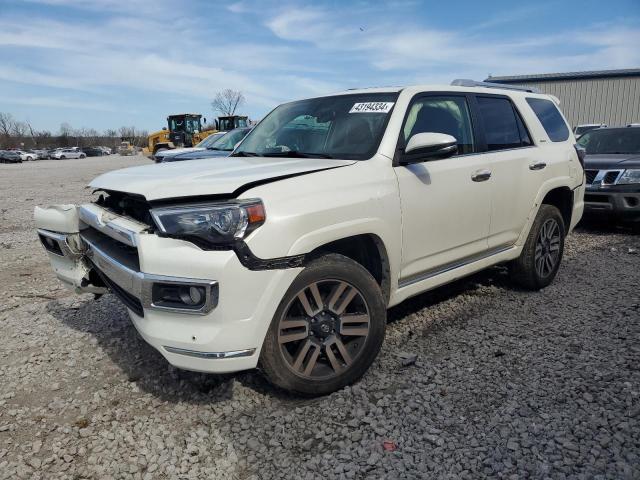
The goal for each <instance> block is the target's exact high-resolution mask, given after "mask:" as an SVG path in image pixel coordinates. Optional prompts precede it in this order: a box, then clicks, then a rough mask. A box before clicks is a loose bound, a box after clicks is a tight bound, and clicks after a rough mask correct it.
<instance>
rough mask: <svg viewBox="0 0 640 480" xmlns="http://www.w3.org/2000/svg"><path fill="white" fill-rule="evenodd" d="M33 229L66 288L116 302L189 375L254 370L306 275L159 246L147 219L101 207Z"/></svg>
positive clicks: (51, 210) (183, 245)
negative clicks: (290, 294) (287, 295)
mask: <svg viewBox="0 0 640 480" xmlns="http://www.w3.org/2000/svg"><path fill="white" fill-rule="evenodd" d="M129 213H131V212H129ZM134 217H136V218H134ZM35 219H36V225H37V227H38V234H39V236H40V239H41V242H42V244H43V246H44V248H45V249H46V251H47V253H48V255H49V259H50V261H51V265H52V267H53V269H54V271H55V273H56V275H57V276H58V278H59V279H60V280H61V281H62V282H63V283H64V284H65V285H67V286H68V287H69V288H71V289H72V290H74V291H75V292H77V293H83V292H89V293H97V294H100V293H105V292H106V291H110V292H111V293H113V294H114V295H116V296H117V297H118V298H119V300H120V301H121V302H122V303H124V305H125V306H126V307H127V310H128V311H129V314H130V317H131V319H132V321H133V323H134V325H135V327H136V329H137V330H138V332H139V333H140V334H141V336H142V337H143V338H144V339H145V340H146V341H147V342H148V343H149V344H151V345H152V346H153V347H155V348H156V349H157V350H158V351H159V352H160V353H161V354H162V355H163V356H164V357H165V358H166V359H167V360H168V361H169V362H170V363H171V364H173V365H175V366H177V367H180V368H184V369H188V370H198V371H205V372H216V373H221V372H233V371H239V370H244V369H248V368H253V367H255V366H256V364H257V362H258V358H259V355H260V348H261V346H262V342H263V339H264V335H265V334H266V330H267V328H268V326H269V323H270V321H271V318H273V315H274V312H275V310H276V308H277V305H278V302H279V299H280V298H282V296H283V295H284V292H285V291H286V289H287V288H288V287H289V286H290V284H291V282H292V281H293V279H294V278H295V276H296V275H297V274H298V272H299V269H297V268H296V269H294V268H291V269H284V270H266V271H259V272H254V271H251V270H249V269H247V268H246V267H244V266H243V265H242V263H241V262H240V260H239V259H238V257H237V255H236V254H235V253H234V252H233V251H232V250H225V251H206V250H202V249H200V248H198V247H197V246H195V245H194V244H192V243H189V242H186V241H184V240H180V239H173V238H166V237H162V236H159V235H157V234H156V232H155V229H154V227H153V225H152V224H150V223H148V222H147V220H146V218H145V216H144V215H139V216H135V215H134V216H132V215H130V214H126V213H125V214H124V215H118V214H116V213H114V212H113V211H112V210H110V209H109V208H105V207H104V206H101V205H98V204H94V203H91V204H85V205H82V206H74V205H57V206H52V207H47V208H40V207H36V209H35Z"/></svg>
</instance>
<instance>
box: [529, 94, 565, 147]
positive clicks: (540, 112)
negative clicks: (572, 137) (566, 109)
mask: <svg viewBox="0 0 640 480" xmlns="http://www.w3.org/2000/svg"><path fill="white" fill-rule="evenodd" d="M527 103H528V104H529V106H530V107H531V109H532V110H533V113H535V114H536V117H538V120H540V123H541V124H542V127H543V128H544V131H545V132H547V135H549V140H551V141H552V142H564V141H565V140H567V139H568V138H569V127H567V124H566V123H565V121H564V119H563V118H562V115H560V112H559V111H558V107H556V105H555V103H553V102H552V101H551V100H545V99H544V98H527Z"/></svg>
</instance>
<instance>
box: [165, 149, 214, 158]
mask: <svg viewBox="0 0 640 480" xmlns="http://www.w3.org/2000/svg"><path fill="white" fill-rule="evenodd" d="M195 150H204V148H202V147H186V148H173V149H171V150H163V151H161V152H160V153H159V154H156V157H162V158H164V157H173V156H175V155H180V154H181V153H187V152H193V151H195Z"/></svg>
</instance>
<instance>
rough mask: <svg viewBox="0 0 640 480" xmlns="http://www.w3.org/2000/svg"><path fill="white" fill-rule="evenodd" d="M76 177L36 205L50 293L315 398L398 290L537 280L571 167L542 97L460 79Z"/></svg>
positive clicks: (579, 182)
mask: <svg viewBox="0 0 640 480" xmlns="http://www.w3.org/2000/svg"><path fill="white" fill-rule="evenodd" d="M229 147H230V148H233V144H230V145H229ZM90 186H91V187H92V188H93V189H95V190H96V191H99V192H100V195H99V196H98V197H97V198H96V200H95V201H94V202H92V203H86V204H84V205H80V206H73V205H68V204H65V205H54V206H50V207H45V208H40V207H36V209H35V224H36V226H37V228H38V234H39V236H40V239H41V242H42V245H43V247H44V248H45V249H46V250H47V252H48V256H49V258H50V261H51V264H52V266H53V267H54V270H55V273H56V275H57V276H58V277H59V278H60V279H61V280H63V282H64V284H65V285H67V286H69V287H71V288H72V289H73V290H74V291H75V292H78V293H80V292H91V293H104V292H105V291H107V289H109V290H111V291H112V292H113V293H114V294H115V295H116V296H117V297H118V298H119V299H120V300H121V301H122V302H123V304H124V305H125V306H126V307H127V309H128V312H129V315H130V317H131V320H132V322H133V324H134V326H135V327H136V328H137V329H138V331H139V332H140V335H141V336H142V338H144V340H146V341H147V342H149V343H150V344H151V345H152V346H153V347H155V348H156V349H157V350H158V352H160V353H161V354H162V355H163V356H164V357H165V358H166V359H167V360H168V361H169V362H170V363H172V364H173V365H174V366H177V367H180V368H184V369H188V370H196V371H201V372H212V373H223V372H233V371H238V370H245V369H251V368H255V367H256V366H258V365H260V366H261V368H262V370H263V371H264V372H265V373H266V375H267V376H268V377H269V378H270V379H271V381H272V382H273V383H274V384H276V385H278V386H280V387H282V388H284V389H286V390H290V391H293V392H297V393H301V394H305V395H324V394H328V393H330V392H333V391H335V390H337V389H339V388H342V387H344V386H345V385H348V384H351V383H353V382H355V381H357V380H358V379H359V378H360V377H361V376H362V375H363V374H364V373H365V372H366V371H367V369H368V368H369V366H370V365H371V364H372V363H373V361H374V360H375V358H376V356H377V355H378V353H379V352H380V348H381V346H382V344H383V340H384V335H385V328H386V320H387V309H388V308H390V307H392V306H394V305H398V304H399V303H401V302H402V301H404V300H405V299H407V298H410V297H413V296H415V295H418V294H420V293H422V292H425V291H427V290H430V289H433V288H436V287H438V286H441V285H444V284H447V283H449V282H451V281H453V280H456V279H459V278H461V277H464V276H467V275H470V274H473V273H475V272H477V271H480V270H482V269H484V268H487V267H489V266H492V265H498V264H506V265H508V267H509V270H510V274H511V278H512V280H513V281H514V282H515V283H516V284H518V285H520V286H521V287H523V288H527V289H531V290H539V289H541V288H544V287H546V286H547V285H549V284H550V283H551V282H552V281H553V280H554V278H555V277H556V274H557V272H558V269H559V268H560V264H561V260H562V255H563V248H564V241H565V237H566V236H567V235H568V234H569V233H570V232H571V230H572V229H573V228H574V226H575V225H576V223H577V222H578V221H579V220H580V217H581V216H582V209H583V194H584V171H583V168H582V164H581V152H578V151H577V150H576V149H575V140H574V137H573V135H572V134H571V130H570V129H569V126H568V125H567V124H566V121H565V120H564V118H563V116H562V114H561V113H560V111H559V110H558V107H557V99H555V98H554V97H551V96H548V95H542V94H537V93H534V92H532V91H529V90H527V91H525V90H524V89H518V90H514V87H512V86H508V87H506V88H495V87H491V86H490V84H486V83H482V82H471V81H467V80H464V81H458V82H454V85H451V86H450V85H446V86H433V85H426V86H412V87H406V88H400V87H389V88H376V89H361V90H349V91H345V92H342V93H338V94H333V95H328V96H323V97H316V98H310V99H305V100H300V101H295V102H291V103H286V104H284V105H280V106H279V107H277V108H276V109H274V110H273V111H272V112H271V113H270V114H269V115H268V116H267V117H265V118H264V119H263V120H262V121H261V122H260V123H259V124H258V125H257V126H256V127H255V128H254V129H253V130H252V131H251V132H250V133H249V134H248V135H247V136H246V138H245V139H244V140H243V141H242V143H241V144H240V145H239V146H238V147H236V148H235V150H234V151H233V153H232V155H231V156H230V157H228V158H217V159H212V160H211V161H199V162H196V161H194V162H184V163H169V164H164V165H144V166H138V167H131V168H127V169H123V170H118V171H116V172H110V173H106V174H103V175H101V176H99V177H98V178H96V179H94V180H93V181H92V182H91V183H90ZM540 301H541V302H544V301H545V296H544V295H542V296H541V297H540ZM52 348H58V349H60V350H64V349H65V348H66V347H65V346H64V345H55V346H53V347H52Z"/></svg>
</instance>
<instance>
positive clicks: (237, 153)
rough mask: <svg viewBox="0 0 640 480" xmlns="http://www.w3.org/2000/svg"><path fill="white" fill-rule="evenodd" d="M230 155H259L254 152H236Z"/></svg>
mask: <svg viewBox="0 0 640 480" xmlns="http://www.w3.org/2000/svg"><path fill="white" fill-rule="evenodd" d="M230 156H231V157H259V156H260V155H258V154H257V153H256V152H236V153H233V154H231V155H230Z"/></svg>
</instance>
